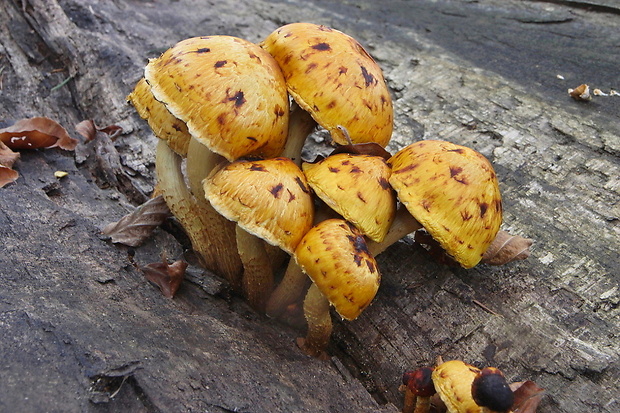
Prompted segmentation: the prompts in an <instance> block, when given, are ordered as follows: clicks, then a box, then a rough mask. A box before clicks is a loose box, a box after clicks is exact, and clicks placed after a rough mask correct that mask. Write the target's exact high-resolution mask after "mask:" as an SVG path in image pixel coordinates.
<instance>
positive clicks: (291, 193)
mask: <svg viewBox="0 0 620 413" xmlns="http://www.w3.org/2000/svg"><path fill="white" fill-rule="evenodd" d="M204 191H205V194H206V195H207V197H208V199H209V200H210V201H211V204H212V205H213V207H214V208H215V209H216V210H217V211H218V212H219V213H221V214H222V215H223V216H224V217H226V218H227V219H229V220H231V221H234V222H236V223H237V225H238V227H240V228H242V229H243V230H244V231H241V230H240V229H238V230H237V235H238V237H237V241H238V245H237V247H238V249H239V253H240V256H241V260H242V261H243V263H244V275H243V287H244V292H245V295H246V297H247V299H248V301H249V303H250V304H251V305H252V306H253V307H254V308H256V309H257V310H259V311H264V306H265V301H266V299H267V297H268V296H269V293H271V287H272V284H273V273H272V267H271V263H270V262H269V260H267V259H266V255H265V251H264V247H263V246H262V244H260V243H257V242H256V241H257V240H258V238H256V237H259V238H260V239H263V240H265V241H267V242H268V243H269V244H271V245H275V246H277V247H280V248H282V249H283V250H284V251H286V252H287V253H289V254H293V252H294V251H295V248H296V247H297V245H298V244H299V243H300V241H301V239H302V237H303V236H304V235H305V234H306V232H308V230H309V229H310V228H311V227H312V222H313V217H314V206H313V202H312V197H311V195H310V188H309V187H308V186H307V183H306V179H305V177H304V175H303V173H302V172H301V170H300V169H299V168H298V167H297V165H295V164H294V163H293V161H291V160H290V159H288V158H281V157H280V158H272V159H265V160H255V161H254V160H237V161H235V162H232V163H230V164H228V165H226V166H223V167H222V168H221V169H219V170H214V171H213V173H212V174H211V175H210V176H209V177H208V178H207V179H206V180H205V181H204ZM246 231H247V232H246ZM247 233H249V234H252V235H253V236H252V237H250V236H248V235H247ZM254 236H255V237H254ZM261 249H262V250H261Z"/></svg>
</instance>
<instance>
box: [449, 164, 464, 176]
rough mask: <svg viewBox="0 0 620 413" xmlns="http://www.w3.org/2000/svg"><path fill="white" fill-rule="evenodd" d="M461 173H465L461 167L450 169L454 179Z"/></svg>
mask: <svg viewBox="0 0 620 413" xmlns="http://www.w3.org/2000/svg"><path fill="white" fill-rule="evenodd" d="M461 172H463V168H461V167H459V166H451V167H450V177H451V178H454V177H455V176H456V175H458V174H460V173H461Z"/></svg>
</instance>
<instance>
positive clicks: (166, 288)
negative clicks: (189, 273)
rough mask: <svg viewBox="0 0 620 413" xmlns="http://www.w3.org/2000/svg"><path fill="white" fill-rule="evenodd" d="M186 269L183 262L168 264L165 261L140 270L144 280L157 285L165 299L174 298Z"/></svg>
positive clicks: (148, 265) (185, 264)
mask: <svg viewBox="0 0 620 413" xmlns="http://www.w3.org/2000/svg"><path fill="white" fill-rule="evenodd" d="M186 269H187V263H186V262H185V261H182V260H178V261H175V262H173V263H172V264H168V262H167V261H166V260H165V259H164V261H163V262H154V263H152V264H147V265H145V266H144V267H142V268H141V270H142V272H144V276H145V277H146V279H147V280H149V281H150V282H152V283H154V284H155V285H157V286H158V287H159V289H160V290H161V292H162V294H163V295H164V297H166V298H173V297H174V295H175V294H176V292H177V290H178V289H179V287H180V286H181V283H182V282H183V278H184V277H185V270H186Z"/></svg>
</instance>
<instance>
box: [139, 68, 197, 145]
mask: <svg viewBox="0 0 620 413" xmlns="http://www.w3.org/2000/svg"><path fill="white" fill-rule="evenodd" d="M127 100H129V101H130V102H131V103H132V104H133V106H134V108H136V111H137V112H138V115H140V117H141V118H142V119H144V120H146V121H147V122H148V124H149V126H150V127H151V130H152V131H153V133H154V134H155V136H157V137H158V138H159V139H163V140H165V141H166V142H168V146H169V147H170V149H172V150H173V151H175V152H176V153H178V154H179V155H181V156H182V157H186V156H187V147H188V146H189V140H190V139H191V135H190V134H189V131H188V130H187V125H186V124H185V122H183V121H182V120H180V119H177V118H175V117H174V116H173V115H172V113H170V112H169V111H168V109H167V108H166V105H164V104H163V103H161V102H159V101H157V100H156V99H155V97H154V96H153V93H151V87H150V86H149V85H148V83H146V80H145V79H144V78H142V79H140V80H139V81H138V83H137V84H136V86H135V87H134V89H133V91H132V92H131V93H130V94H129V96H127Z"/></svg>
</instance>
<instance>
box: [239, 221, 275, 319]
mask: <svg viewBox="0 0 620 413" xmlns="http://www.w3.org/2000/svg"><path fill="white" fill-rule="evenodd" d="M236 228H237V230H236V232H237V248H238V251H239V256H240V257H241V262H242V263H243V278H242V288H243V294H244V296H245V297H246V300H247V301H248V303H249V304H250V306H252V308H254V309H255V310H256V311H258V312H261V313H262V312H264V311H265V303H266V301H267V298H268V297H269V293H271V290H272V289H273V272H272V266H271V262H270V260H269V256H268V254H267V252H266V251H265V242H264V241H263V240H262V239H260V238H258V237H256V236H254V235H252V234H250V233H249V232H247V231H246V230H244V229H243V228H241V227H240V226H238V225H237V227H236Z"/></svg>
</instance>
